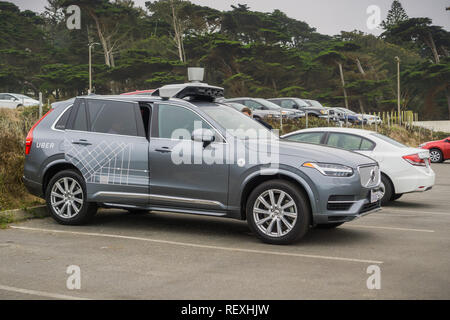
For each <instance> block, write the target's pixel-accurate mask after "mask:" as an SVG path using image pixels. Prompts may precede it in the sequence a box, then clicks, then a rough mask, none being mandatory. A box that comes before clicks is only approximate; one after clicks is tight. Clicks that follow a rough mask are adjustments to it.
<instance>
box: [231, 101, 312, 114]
mask: <svg viewBox="0 0 450 320" xmlns="http://www.w3.org/2000/svg"><path fill="white" fill-rule="evenodd" d="M223 102H236V103H240V104H243V105H245V106H246V107H247V108H249V109H251V110H252V112H253V115H254V117H255V118H256V117H261V118H264V117H268V118H272V117H275V118H279V117H280V114H281V115H282V117H283V118H287V119H298V118H300V117H304V116H305V112H303V111H299V110H289V109H286V108H281V107H280V106H278V105H276V104H275V103H273V102H271V101H269V100H266V99H261V98H246V97H243V98H232V99H225V100H223ZM277 113H278V116H276V114H277Z"/></svg>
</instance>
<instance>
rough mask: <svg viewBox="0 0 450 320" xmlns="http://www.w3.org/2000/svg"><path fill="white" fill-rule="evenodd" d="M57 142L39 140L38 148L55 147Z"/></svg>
mask: <svg viewBox="0 0 450 320" xmlns="http://www.w3.org/2000/svg"><path fill="white" fill-rule="evenodd" d="M54 147H55V144H54V143H53V142H38V143H36V148H38V149H53V148H54Z"/></svg>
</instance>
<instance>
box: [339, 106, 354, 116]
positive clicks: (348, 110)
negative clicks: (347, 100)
mask: <svg viewBox="0 0 450 320" xmlns="http://www.w3.org/2000/svg"><path fill="white" fill-rule="evenodd" d="M339 109H340V110H341V111H343V112H345V113H348V114H352V115H355V114H356V112H353V111H352V110H350V109H345V108H339Z"/></svg>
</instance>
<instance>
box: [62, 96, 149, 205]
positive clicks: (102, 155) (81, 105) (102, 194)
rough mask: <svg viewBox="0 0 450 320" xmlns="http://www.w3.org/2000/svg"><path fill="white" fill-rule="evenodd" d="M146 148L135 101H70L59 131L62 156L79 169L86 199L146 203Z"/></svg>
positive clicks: (120, 202) (147, 177)
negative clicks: (62, 131)
mask: <svg viewBox="0 0 450 320" xmlns="http://www.w3.org/2000/svg"><path fill="white" fill-rule="evenodd" d="M148 147H149V143H148V140H147V138H146V137H145V132H144V126H143V124H142V118H141V116H140V112H139V106H138V104H137V103H133V102H125V101H116V100H103V99H77V100H76V101H75V103H74V106H73V107H72V111H71V114H70V117H69V120H68V129H66V131H65V143H64V151H65V158H66V160H67V161H69V162H71V163H72V164H74V165H75V166H76V167H77V168H78V170H80V172H81V173H82V175H83V177H84V179H85V181H86V188H87V194H88V198H89V199H90V200H95V201H98V202H111V203H119V204H136V205H143V204H147V203H148V193H149V170H148Z"/></svg>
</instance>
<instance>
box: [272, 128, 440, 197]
mask: <svg viewBox="0 0 450 320" xmlns="http://www.w3.org/2000/svg"><path fill="white" fill-rule="evenodd" d="M281 138H282V139H287V140H291V141H297V142H306V143H314V144H323V145H327V146H331V147H336V148H341V149H346V150H350V151H355V152H358V153H361V154H364V155H367V156H368V157H370V158H372V159H375V160H376V161H378V163H379V164H380V169H381V173H382V175H381V192H382V194H383V198H382V199H381V202H382V203H383V204H386V203H387V202H389V201H394V200H397V199H398V198H400V197H401V196H402V195H403V194H404V193H409V192H423V191H427V190H430V189H431V188H432V187H433V185H434V181H435V174H434V171H433V170H432V169H431V167H430V153H429V151H428V150H424V149H418V148H410V147H408V146H405V145H403V144H401V143H400V142H397V141H395V140H393V139H391V138H389V137H386V136H384V135H382V134H379V133H376V132H373V131H368V130H362V129H351V128H334V127H329V128H310V129H304V130H299V131H295V132H291V133H288V134H286V135H284V136H282V137H281ZM332 157H333V155H332V154H330V158H331V159H332Z"/></svg>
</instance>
